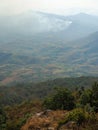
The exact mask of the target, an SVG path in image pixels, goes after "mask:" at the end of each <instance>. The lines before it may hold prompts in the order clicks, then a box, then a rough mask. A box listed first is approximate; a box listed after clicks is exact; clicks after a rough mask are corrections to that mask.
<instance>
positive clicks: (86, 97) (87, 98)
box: [80, 89, 92, 105]
mask: <svg viewBox="0 0 98 130" xmlns="http://www.w3.org/2000/svg"><path fill="white" fill-rule="evenodd" d="M91 97H92V91H91V90H90V89H87V90H85V91H83V93H82V94H81V96H80V103H81V104H83V105H86V104H88V103H90V102H91Z"/></svg>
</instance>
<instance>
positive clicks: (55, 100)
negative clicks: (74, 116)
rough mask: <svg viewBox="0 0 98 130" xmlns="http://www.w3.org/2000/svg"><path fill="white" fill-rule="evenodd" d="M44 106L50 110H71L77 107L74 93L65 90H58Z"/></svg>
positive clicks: (47, 99)
mask: <svg viewBox="0 0 98 130" xmlns="http://www.w3.org/2000/svg"><path fill="white" fill-rule="evenodd" d="M43 105H44V106H45V107H46V108H48V109H53V110H56V109H62V110H71V109H73V108H74V107H75V103H74V97H73V96H72V93H71V92H70V91H69V90H68V89H65V88H62V89H57V90H56V93H55V94H54V95H52V96H51V97H49V98H46V99H45V100H44V103H43Z"/></svg>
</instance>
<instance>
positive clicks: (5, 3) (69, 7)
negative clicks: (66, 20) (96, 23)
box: [0, 0, 98, 15]
mask: <svg viewBox="0 0 98 130" xmlns="http://www.w3.org/2000/svg"><path fill="white" fill-rule="evenodd" d="M28 10H38V11H44V12H50V13H57V14H65V15H66V14H71V13H78V12H86V13H91V14H96V15H98V0H0V14H2V15H7V14H8V15H10V14H19V13H22V12H26V11H28Z"/></svg>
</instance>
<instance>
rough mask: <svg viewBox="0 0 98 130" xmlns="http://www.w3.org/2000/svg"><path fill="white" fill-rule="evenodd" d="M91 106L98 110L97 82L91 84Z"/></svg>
mask: <svg viewBox="0 0 98 130" xmlns="http://www.w3.org/2000/svg"><path fill="white" fill-rule="evenodd" d="M91 106H92V107H94V110H95V111H96V112H98V83H97V82H95V83H94V85H93V86H92V101H91Z"/></svg>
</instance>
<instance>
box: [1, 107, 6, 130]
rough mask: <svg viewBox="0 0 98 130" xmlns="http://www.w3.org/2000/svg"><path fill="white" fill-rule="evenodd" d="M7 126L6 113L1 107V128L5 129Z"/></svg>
mask: <svg viewBox="0 0 98 130" xmlns="http://www.w3.org/2000/svg"><path fill="white" fill-rule="evenodd" d="M5 127H6V114H5V112H4V111H3V109H2V107H0V130H4V129H5Z"/></svg>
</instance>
